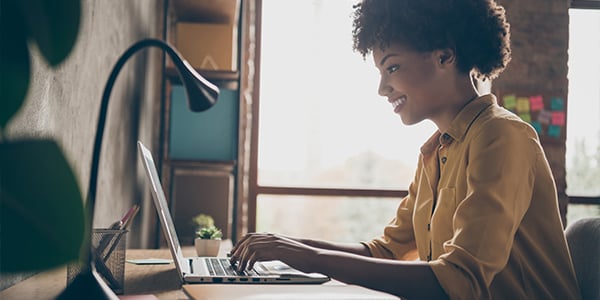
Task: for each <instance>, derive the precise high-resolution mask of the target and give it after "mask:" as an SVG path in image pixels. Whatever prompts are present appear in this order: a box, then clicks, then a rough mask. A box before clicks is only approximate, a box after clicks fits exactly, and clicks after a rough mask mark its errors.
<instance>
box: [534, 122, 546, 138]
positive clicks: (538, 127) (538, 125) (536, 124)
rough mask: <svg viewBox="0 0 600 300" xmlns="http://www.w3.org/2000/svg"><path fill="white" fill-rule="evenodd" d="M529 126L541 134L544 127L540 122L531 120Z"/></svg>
mask: <svg viewBox="0 0 600 300" xmlns="http://www.w3.org/2000/svg"><path fill="white" fill-rule="evenodd" d="M531 126H533V128H534V129H535V131H537V133H538V135H542V134H543V133H544V129H543V128H542V124H541V123H540V122H538V121H533V122H531Z"/></svg>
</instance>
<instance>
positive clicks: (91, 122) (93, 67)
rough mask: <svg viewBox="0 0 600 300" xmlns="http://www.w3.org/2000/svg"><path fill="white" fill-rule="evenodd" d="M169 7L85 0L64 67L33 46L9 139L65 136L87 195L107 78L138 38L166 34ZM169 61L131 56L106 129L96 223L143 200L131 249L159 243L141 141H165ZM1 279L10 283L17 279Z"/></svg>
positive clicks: (147, 1) (154, 2) (157, 1)
mask: <svg viewBox="0 0 600 300" xmlns="http://www.w3.org/2000/svg"><path fill="white" fill-rule="evenodd" d="M163 8H164V0H82V12H81V25H80V31H79V36H78V40H77V42H76V45H75V48H74V50H73V51H72V52H71V54H70V56H69V57H68V58H67V60H66V61H65V62H64V63H63V64H61V65H60V66H59V67H58V68H56V69H50V68H49V67H48V66H47V65H46V63H45V62H44V61H43V60H42V59H41V58H40V56H39V53H38V52H37V49H35V47H33V48H34V49H32V52H33V58H32V74H33V78H32V82H31V85H30V88H29V91H28V95H27V100H26V103H25V106H24V107H23V108H22V109H21V110H20V111H19V113H18V115H17V116H16V117H15V118H13V119H12V120H11V122H10V123H9V125H8V126H7V131H6V132H7V133H8V134H7V137H8V138H10V139H16V138H21V137H31V136H33V137H52V138H54V139H55V140H57V141H58V143H59V144H60V145H61V146H62V148H63V150H64V152H65V155H66V156H67V159H68V160H69V161H70V163H71V166H72V168H73V170H74V171H75V173H76V175H77V177H78V179H79V183H80V189H81V192H82V197H83V198H85V195H86V194H87V189H88V187H87V186H88V180H89V172H90V171H89V170H90V163H91V156H92V150H93V140H94V135H95V131H96V122H97V118H98V111H99V107H100V99H101V96H102V91H103V89H104V85H105V82H106V79H107V78H108V75H109V73H110V71H111V69H112V67H113V65H114V63H115V62H116V60H117V58H118V57H119V56H120V55H121V54H122V53H123V52H124V51H125V50H126V49H127V48H128V47H129V46H130V45H131V44H133V43H134V42H135V41H137V40H139V39H141V38H146V37H157V38H162V36H163V33H162V31H163V10H164V9H163ZM161 66H162V52H160V51H158V50H154V49H153V50H143V51H142V52H139V53H138V54H137V55H135V56H134V57H133V58H132V59H130V60H129V62H128V63H127V64H126V65H125V67H124V69H123V70H122V72H121V73H120V75H119V77H118V80H117V83H116V85H115V88H114V89H113V92H112V97H111V103H110V105H109V116H108V120H107V126H106V130H105V133H104V144H103V145H104V147H103V150H102V151H103V153H102V158H101V161H100V162H101V167H100V177H99V181H98V194H97V196H98V197H97V202H96V213H95V218H94V227H105V226H108V225H109V224H110V223H112V222H113V221H114V220H116V219H119V218H120V217H121V215H122V214H123V213H124V212H125V211H127V209H128V208H129V207H130V206H131V205H132V203H134V202H142V207H143V208H142V214H140V215H138V216H137V217H136V220H135V223H134V224H133V226H132V228H131V231H130V232H129V234H128V240H127V242H128V247H130V248H137V247H148V246H150V247H151V246H153V245H154V240H153V238H154V226H153V225H152V222H154V221H153V218H154V211H153V210H152V208H153V207H152V204H151V202H149V200H150V198H148V197H147V196H144V194H146V193H147V192H146V191H147V188H146V187H145V185H143V184H144V183H145V178H144V177H143V172H142V171H143V170H142V169H141V167H140V166H138V158H137V155H136V154H137V152H136V144H135V143H136V141H137V140H138V139H141V140H142V141H144V143H145V144H146V145H147V146H150V147H151V148H152V149H154V150H155V151H156V149H157V147H158V145H159V141H158V132H159V114H158V111H159V108H160V101H161V92H162V89H161V80H162V79H161V71H162V67H161ZM138 183H142V185H140V184H138ZM144 199H146V200H144ZM144 212H145V213H144ZM142 223H149V224H150V225H147V226H142V225H141V224H142ZM1 281H3V282H2V285H3V286H4V287H5V286H6V284H7V283H6V281H10V279H7V278H3V279H2V280H1Z"/></svg>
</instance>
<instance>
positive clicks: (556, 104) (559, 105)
mask: <svg viewBox="0 0 600 300" xmlns="http://www.w3.org/2000/svg"><path fill="white" fill-rule="evenodd" d="M550 109H552V110H565V100H563V98H560V97H554V98H552V101H551V102H550Z"/></svg>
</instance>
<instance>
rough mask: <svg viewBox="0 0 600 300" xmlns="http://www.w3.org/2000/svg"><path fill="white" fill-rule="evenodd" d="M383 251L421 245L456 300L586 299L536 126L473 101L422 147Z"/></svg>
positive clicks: (490, 100)
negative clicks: (444, 130)
mask: <svg viewBox="0 0 600 300" xmlns="http://www.w3.org/2000/svg"><path fill="white" fill-rule="evenodd" d="M419 160H420V161H419V164H418V167H417V172H416V174H415V178H414V181H413V182H412V183H411V185H410V187H409V193H408V196H406V197H405V198H404V199H402V201H401V202H400V205H399V207H398V210H397V214H396V217H395V218H394V219H393V220H392V221H391V222H390V224H389V225H388V226H386V228H385V229H384V234H383V236H382V237H380V238H377V239H374V240H372V241H370V242H365V243H364V244H365V245H367V247H368V248H369V250H370V251H371V254H372V255H373V256H374V257H380V258H392V259H401V258H402V257H403V256H404V255H405V254H406V253H408V252H410V251H411V250H414V249H415V247H416V249H417V251H418V254H419V258H420V259H421V260H423V261H428V262H429V264H430V266H431V268H432V270H433V272H434V273H435V275H436V277H437V279H438V281H439V282H440V284H441V286H442V288H443V289H444V290H445V291H446V293H447V294H448V295H449V296H450V298H451V299H579V298H580V296H579V291H578V288H577V283H576V280H575V275H574V274H575V273H574V270H573V265H572V263H571V260H570V256H569V252H568V248H567V244H566V240H565V237H564V234H563V227H562V223H561V220H560V216H559V210H558V201H557V193H556V187H555V185H554V179H553V177H552V173H551V171H550V167H549V165H548V162H547V160H546V157H545V154H544V151H543V149H542V147H541V145H540V143H539V139H538V136H537V133H536V132H535V130H534V129H533V128H532V127H531V126H529V124H527V123H525V122H523V121H522V120H521V119H519V117H517V116H515V115H514V114H513V113H511V112H509V111H507V110H505V109H504V108H502V107H500V106H499V105H498V104H497V103H496V98H495V96H493V95H485V96H482V97H479V98H477V99H475V100H473V101H471V102H470V103H469V104H468V105H467V106H465V107H464V108H463V109H462V111H461V112H460V113H459V114H458V115H457V117H456V118H455V119H454V121H453V122H452V124H451V126H450V128H449V129H448V131H447V132H444V133H440V132H436V133H435V134H434V135H433V136H432V137H431V138H430V139H429V140H428V141H427V142H426V143H425V144H424V145H423V146H422V148H421V155H420V158H419Z"/></svg>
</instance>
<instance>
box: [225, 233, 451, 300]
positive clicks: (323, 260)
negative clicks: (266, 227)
mask: <svg viewBox="0 0 600 300" xmlns="http://www.w3.org/2000/svg"><path fill="white" fill-rule="evenodd" d="M309 243H315V244H316V245H323V246H326V247H327V246H332V247H333V246H337V244H334V243H328V242H322V241H318V242H316V241H312V242H311V241H308V242H307V243H306V244H305V243H302V242H301V241H300V240H296V239H293V238H288V237H284V236H278V235H274V234H250V235H247V236H246V237H244V238H243V239H242V240H241V241H240V242H239V243H238V244H237V245H236V246H235V247H234V249H233V251H232V256H231V260H232V262H233V263H237V265H238V269H239V270H242V269H245V268H251V267H252V266H253V265H254V263H255V262H257V261H263V260H274V259H278V260H281V261H283V262H285V263H287V264H288V265H290V266H292V267H294V268H296V269H298V270H301V271H303V272H307V273H311V272H318V273H322V274H326V275H328V276H330V277H332V278H334V279H337V280H339V281H342V282H346V283H349V284H357V285H361V286H365V287H367V288H372V289H376V290H380V291H384V292H388V293H391V294H395V295H398V296H402V297H408V298H416V299H446V298H447V296H446V294H445V293H444V291H443V290H442V288H441V286H440V285H439V283H438V281H437V278H436V277H435V275H434V274H433V272H432V271H431V268H430V267H429V265H428V264H427V263H424V262H403V261H397V260H390V259H380V258H372V257H366V256H363V255H358V254H355V253H352V252H351V251H347V252H342V251H340V250H330V249H323V248H317V247H315V246H311V245H308V244H309ZM360 246H362V245H360ZM340 247H341V249H349V250H352V249H354V248H353V247H356V245H354V246H346V245H340ZM362 247H364V246H362ZM365 251H367V252H368V250H366V249H365ZM359 252H360V251H359Z"/></svg>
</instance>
